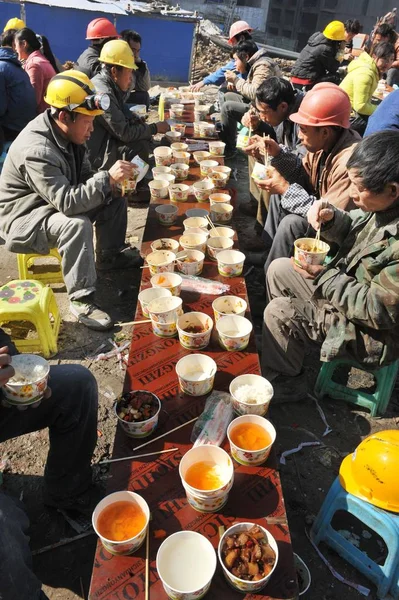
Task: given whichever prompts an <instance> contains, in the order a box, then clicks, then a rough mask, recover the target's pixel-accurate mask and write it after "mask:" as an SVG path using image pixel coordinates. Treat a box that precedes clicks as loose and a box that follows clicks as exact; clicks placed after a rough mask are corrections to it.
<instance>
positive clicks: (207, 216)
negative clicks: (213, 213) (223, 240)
mask: <svg viewBox="0 0 399 600" xmlns="http://www.w3.org/2000/svg"><path fill="white" fill-rule="evenodd" d="M206 218H207V221H208V223H209V225H210V226H211V228H212V229H213V230H214V231H215V232H216V235H219V232H218V230H217V228H216V227H215V226H214V224H213V223H212V220H211V218H210V216H209V215H206Z"/></svg>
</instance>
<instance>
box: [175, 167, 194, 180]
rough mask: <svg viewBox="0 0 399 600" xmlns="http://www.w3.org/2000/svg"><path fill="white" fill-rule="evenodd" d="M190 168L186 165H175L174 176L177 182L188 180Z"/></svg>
mask: <svg viewBox="0 0 399 600" xmlns="http://www.w3.org/2000/svg"><path fill="white" fill-rule="evenodd" d="M189 169H190V167H189V166H188V165H186V164H185V163H175V164H174V165H172V174H173V175H174V176H175V177H176V181H183V180H184V179H187V177H188V172H189Z"/></svg>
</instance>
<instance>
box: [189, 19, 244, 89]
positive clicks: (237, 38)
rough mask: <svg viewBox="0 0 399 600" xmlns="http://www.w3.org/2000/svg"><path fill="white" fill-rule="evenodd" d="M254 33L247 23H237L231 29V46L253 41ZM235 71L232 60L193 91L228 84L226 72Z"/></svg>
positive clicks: (198, 84)
mask: <svg viewBox="0 0 399 600" xmlns="http://www.w3.org/2000/svg"><path fill="white" fill-rule="evenodd" d="M252 32H253V29H252V27H251V26H250V25H249V24H248V23H247V22H246V21H236V22H235V23H233V24H232V26H231V27H230V31H229V40H228V43H229V44H230V46H236V45H237V44H238V43H239V42H243V41H244V40H250V39H252V36H251V33H252ZM234 70H235V61H234V60H230V61H229V62H228V63H227V64H226V65H224V66H223V67H220V69H218V70H217V71H214V73H211V74H210V75H208V76H207V77H205V78H204V79H203V80H202V81H199V82H198V83H196V84H195V85H192V86H191V90H192V91H193V92H199V90H200V89H201V88H203V87H204V85H222V84H223V83H225V82H226V79H225V76H224V74H225V72H226V71H234Z"/></svg>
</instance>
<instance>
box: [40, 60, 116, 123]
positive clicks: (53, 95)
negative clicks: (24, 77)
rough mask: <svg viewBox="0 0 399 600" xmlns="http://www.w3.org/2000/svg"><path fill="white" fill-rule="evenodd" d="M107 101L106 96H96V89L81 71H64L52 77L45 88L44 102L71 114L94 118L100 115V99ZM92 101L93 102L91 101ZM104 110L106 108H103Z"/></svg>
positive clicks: (101, 112)
mask: <svg viewBox="0 0 399 600" xmlns="http://www.w3.org/2000/svg"><path fill="white" fill-rule="evenodd" d="M105 96H106V97H107V99H108V106H109V97H108V95H107V94H104V95H103V97H102V96H101V95H97V96H96V88H95V87H94V85H93V84H92V82H91V81H90V79H89V78H88V77H87V75H85V74H84V73H82V72H81V71H75V70H73V69H71V70H70V71H64V72H63V73H58V74H57V75H54V77H53V78H52V79H51V81H50V83H49V84H48V86H47V91H46V95H45V97H44V100H45V102H47V104H49V105H50V106H54V108H63V109H65V110H69V111H71V112H77V113H81V114H82V115H89V116H90V117H96V116H97V115H102V114H103V112H104V110H102V108H100V105H101V99H104V97H105ZM91 100H93V101H91ZM103 108H104V109H105V110H106V108H107V107H106V106H103Z"/></svg>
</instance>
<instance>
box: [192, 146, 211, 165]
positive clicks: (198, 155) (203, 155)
mask: <svg viewBox="0 0 399 600" xmlns="http://www.w3.org/2000/svg"><path fill="white" fill-rule="evenodd" d="M210 156H211V153H210V152H208V151H207V150H197V152H193V157H194V160H195V162H196V163H197V165H199V164H200V163H201V162H202V161H203V160H208V159H209V157H210Z"/></svg>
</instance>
